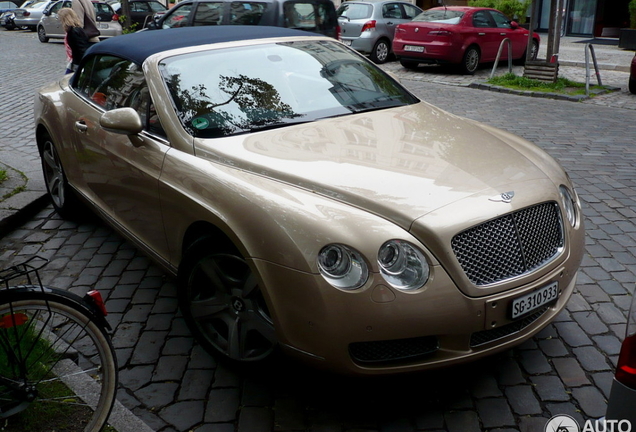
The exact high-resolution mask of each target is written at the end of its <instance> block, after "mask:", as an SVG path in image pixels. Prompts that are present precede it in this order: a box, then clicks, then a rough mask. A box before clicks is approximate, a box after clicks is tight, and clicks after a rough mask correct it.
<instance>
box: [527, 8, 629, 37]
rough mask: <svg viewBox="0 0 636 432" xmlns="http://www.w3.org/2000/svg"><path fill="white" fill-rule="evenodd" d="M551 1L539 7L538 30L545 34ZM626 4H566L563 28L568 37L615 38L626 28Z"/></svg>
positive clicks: (627, 17) (627, 15)
mask: <svg viewBox="0 0 636 432" xmlns="http://www.w3.org/2000/svg"><path fill="white" fill-rule="evenodd" d="M551 1H552V0H540V1H539V2H538V3H539V4H538V9H539V10H538V17H539V19H538V23H537V24H538V29H539V30H540V31H541V30H547V29H548V25H549V22H550V21H549V17H550V3H551ZM628 3H629V0H566V1H565V9H564V10H563V11H562V13H563V18H564V21H563V25H564V26H565V35H567V36H570V35H571V36H590V37H618V29H619V28H622V27H628V26H629V14H628V12H627V5H628Z"/></svg>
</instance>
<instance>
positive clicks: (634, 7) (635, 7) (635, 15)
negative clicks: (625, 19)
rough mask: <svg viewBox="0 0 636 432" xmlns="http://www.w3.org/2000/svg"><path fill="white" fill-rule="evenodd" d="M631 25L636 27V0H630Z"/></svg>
mask: <svg viewBox="0 0 636 432" xmlns="http://www.w3.org/2000/svg"><path fill="white" fill-rule="evenodd" d="M628 7H629V27H630V28H633V29H636V0H632V1H630V2H629V6H628Z"/></svg>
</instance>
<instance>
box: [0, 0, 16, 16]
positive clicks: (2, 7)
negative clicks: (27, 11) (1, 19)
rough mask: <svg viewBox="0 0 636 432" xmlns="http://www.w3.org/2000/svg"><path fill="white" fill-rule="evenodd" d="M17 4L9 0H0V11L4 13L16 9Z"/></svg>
mask: <svg viewBox="0 0 636 432" xmlns="http://www.w3.org/2000/svg"><path fill="white" fill-rule="evenodd" d="M17 7H18V5H16V4H15V3H13V2H10V1H0V13H5V12H9V11H12V10H13V9H17Z"/></svg>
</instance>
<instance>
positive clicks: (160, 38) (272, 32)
mask: <svg viewBox="0 0 636 432" xmlns="http://www.w3.org/2000/svg"><path fill="white" fill-rule="evenodd" d="M292 36H304V37H307V36H317V37H318V36H319V37H323V35H319V34H316V33H310V32H306V31H302V30H294V29H288V28H284V27H268V26H201V27H183V28H172V29H163V30H144V31H140V32H137V33H131V34H126V35H122V36H116V37H112V38H110V39H106V40H104V41H102V42H99V43H96V44H95V45H93V46H92V47H90V48H89V49H88V50H87V51H86V53H85V54H84V59H86V58H88V57H89V56H93V55H96V54H100V55H114V56H117V57H121V58H124V59H127V60H130V61H132V62H134V63H137V64H138V65H141V64H142V63H143V62H144V61H145V60H146V59H147V58H148V57H150V56H151V55H153V54H156V53H159V52H162V51H168V50H171V49H176V48H183V47H188V46H196V45H206V44H214V43H221V42H233V41H240V40H250V39H261V38H277V37H292Z"/></svg>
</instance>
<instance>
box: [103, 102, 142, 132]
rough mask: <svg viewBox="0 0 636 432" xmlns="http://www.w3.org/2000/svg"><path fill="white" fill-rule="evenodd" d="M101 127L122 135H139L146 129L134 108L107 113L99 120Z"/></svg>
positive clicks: (118, 109)
mask: <svg viewBox="0 0 636 432" xmlns="http://www.w3.org/2000/svg"><path fill="white" fill-rule="evenodd" d="M99 125H100V126H101V127H102V128H103V129H105V130H107V131H108V132H113V133H118V134H122V135H137V134H138V133H140V132H141V131H142V130H143V129H144V126H143V124H142V123H141V118H140V117H139V114H138V113H137V111H135V110H134V109H132V108H117V109H114V110H110V111H106V112H105V113H104V114H102V116H101V117H100V118H99Z"/></svg>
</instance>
